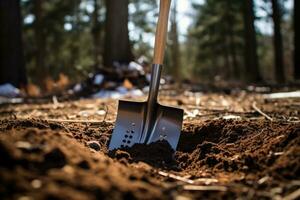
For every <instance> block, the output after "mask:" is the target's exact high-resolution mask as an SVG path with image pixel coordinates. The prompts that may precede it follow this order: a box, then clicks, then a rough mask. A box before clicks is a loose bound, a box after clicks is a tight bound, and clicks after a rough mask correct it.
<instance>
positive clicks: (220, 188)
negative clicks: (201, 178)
mask: <svg viewBox="0 0 300 200" xmlns="http://www.w3.org/2000/svg"><path fill="white" fill-rule="evenodd" d="M183 189H184V190H194V191H221V192H226V191H227V187H225V186H203V185H185V186H183Z"/></svg>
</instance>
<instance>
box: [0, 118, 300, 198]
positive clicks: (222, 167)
mask: <svg viewBox="0 0 300 200" xmlns="http://www.w3.org/2000/svg"><path fill="white" fill-rule="evenodd" d="M112 130H113V123H107V122H103V123H99V124H97V125H96V126H93V125H89V124H81V123H75V124H64V123H50V122H47V121H42V120H2V121H1V122H0V197H1V199H20V198H25V199H26V198H27V199H83V200H84V199H91V200H93V199H176V198H178V199H180V198H183V199H237V198H239V199H272V198H273V199H274V198H275V197H276V198H277V197H280V198H281V197H285V196H287V195H289V194H290V193H292V192H294V191H296V190H297V189H298V188H299V186H300V183H299V179H300V176H299V174H300V170H299V169H300V154H299V152H300V124H299V123H283V122H270V121H266V120H253V121H251V120H220V119H219V120H209V121H197V122H188V123H185V124H184V126H183V131H182V134H181V137H180V140H179V144H178V149H177V151H176V152H173V151H172V149H171V147H170V145H169V144H168V143H167V142H166V141H159V142H156V143H152V144H150V145H142V144H136V145H134V146H133V147H132V148H126V149H119V150H115V151H112V152H107V145H108V139H109V138H110V136H111V133H112ZM96 147H97V148H96ZM145 163H147V164H145ZM1 186H4V187H1Z"/></svg>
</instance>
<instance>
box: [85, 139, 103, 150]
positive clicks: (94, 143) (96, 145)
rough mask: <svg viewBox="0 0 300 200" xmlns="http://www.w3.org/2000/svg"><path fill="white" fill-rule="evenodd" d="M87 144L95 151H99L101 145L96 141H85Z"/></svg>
mask: <svg viewBox="0 0 300 200" xmlns="http://www.w3.org/2000/svg"><path fill="white" fill-rule="evenodd" d="M87 145H88V146H89V147H90V148H91V149H94V150H95V151H100V149H101V147H100V144H99V142H98V141H89V142H87Z"/></svg>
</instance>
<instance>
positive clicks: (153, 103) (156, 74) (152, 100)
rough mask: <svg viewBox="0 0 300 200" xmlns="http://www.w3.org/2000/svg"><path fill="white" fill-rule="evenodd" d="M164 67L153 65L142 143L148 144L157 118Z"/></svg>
mask: <svg viewBox="0 0 300 200" xmlns="http://www.w3.org/2000/svg"><path fill="white" fill-rule="evenodd" d="M161 71H162V65H159V64H153V66H152V72H151V81H150V88H149V94H148V101H147V108H146V109H147V110H146V112H145V113H146V116H145V118H144V121H145V123H144V127H143V133H142V136H141V141H140V142H141V143H146V142H147V141H148V139H149V137H150V135H151V131H152V130H153V127H152V126H153V123H152V122H153V119H154V118H155V114H156V113H155V111H156V108H157V96H158V91H159V85H160V77H161Z"/></svg>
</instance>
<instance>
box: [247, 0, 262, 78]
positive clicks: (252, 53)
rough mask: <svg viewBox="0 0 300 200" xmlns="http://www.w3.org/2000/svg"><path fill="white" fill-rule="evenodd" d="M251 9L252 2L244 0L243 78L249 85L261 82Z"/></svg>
mask: <svg viewBox="0 0 300 200" xmlns="http://www.w3.org/2000/svg"><path fill="white" fill-rule="evenodd" d="M253 7H254V5H253V0H244V29H245V34H244V37H245V55H244V56H245V68H246V74H245V76H246V77H245V78H246V80H247V81H248V82H250V83H251V82H260V81H261V75H260V72H259V63H258V56H257V41H256V31H255V26H254V20H255V15H254V9H253Z"/></svg>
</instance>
